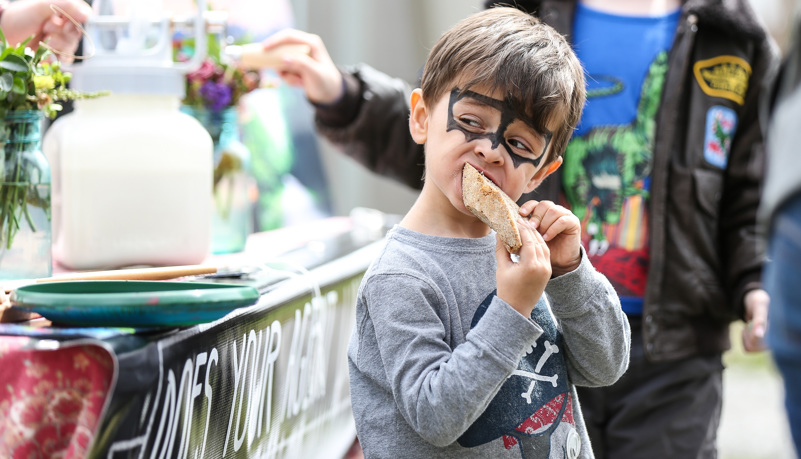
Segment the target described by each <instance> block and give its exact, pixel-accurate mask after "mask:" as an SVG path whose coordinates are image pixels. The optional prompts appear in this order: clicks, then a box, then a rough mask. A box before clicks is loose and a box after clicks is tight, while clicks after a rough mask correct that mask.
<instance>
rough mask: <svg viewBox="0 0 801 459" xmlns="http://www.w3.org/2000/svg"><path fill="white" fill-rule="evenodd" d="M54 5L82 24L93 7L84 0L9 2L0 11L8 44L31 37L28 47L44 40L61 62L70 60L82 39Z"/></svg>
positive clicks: (78, 32)
mask: <svg viewBox="0 0 801 459" xmlns="http://www.w3.org/2000/svg"><path fill="white" fill-rule="evenodd" d="M51 4H52V5H55V6H56V7H58V8H60V9H61V10H63V11H64V13H66V14H67V15H69V17H71V18H72V19H74V20H75V21H76V22H78V23H84V22H86V20H87V19H88V18H89V16H90V15H91V14H92V8H91V7H90V6H89V5H88V4H87V3H86V2H84V1H83V0H19V1H16V2H11V3H10V4H8V6H6V8H5V10H4V11H3V16H2V19H0V28H2V29H3V33H4V34H5V36H6V41H8V43H9V44H10V45H11V46H16V45H17V44H18V43H21V42H23V41H25V39H27V38H28V37H31V36H33V39H32V40H31V41H30V43H29V45H28V46H30V47H31V49H36V48H38V47H39V42H45V43H47V44H48V46H49V47H50V48H52V49H54V50H56V52H58V53H63V54H59V56H58V58H59V60H61V61H62V62H71V61H72V57H71V55H72V54H73V53H74V52H75V49H76V48H77V47H78V43H80V41H81V31H80V30H79V29H78V28H77V27H76V26H75V24H73V23H72V21H70V20H69V18H67V17H66V16H64V15H63V14H62V13H61V11H60V10H58V9H55V10H54V9H51V8H50V5H51Z"/></svg>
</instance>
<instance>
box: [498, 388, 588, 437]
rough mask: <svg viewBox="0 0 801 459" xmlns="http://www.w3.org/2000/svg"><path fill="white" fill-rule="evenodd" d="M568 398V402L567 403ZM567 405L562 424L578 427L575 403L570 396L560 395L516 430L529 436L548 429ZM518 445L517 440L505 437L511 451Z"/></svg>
mask: <svg viewBox="0 0 801 459" xmlns="http://www.w3.org/2000/svg"><path fill="white" fill-rule="evenodd" d="M565 397H567V401H565ZM563 403H567V406H565V412H564V413H563V414H562V418H561V422H566V423H568V424H570V425H572V426H575V425H576V422H575V420H574V419H573V402H572V400H571V398H570V395H568V394H559V395H558V396H556V397H554V398H553V399H552V400H551V401H550V402H548V403H546V404H545V405H543V406H542V408H540V409H538V410H537V411H536V412H534V414H532V415H531V416H529V417H528V418H526V420H525V421H523V423H522V424H520V425H519V426H517V428H516V429H515V430H517V431H518V432H522V433H524V434H527V435H533V434H535V433H537V432H541V431H544V430H546V429H548V428H549V427H550V426H551V425H552V424H553V423H554V422H556V420H557V419H556V418H557V416H559V411H560V410H561V409H562V404H563ZM516 444H517V438H515V437H512V436H510V435H504V436H503V446H504V447H505V448H506V449H511V448H512V447H513V446H515V445H516Z"/></svg>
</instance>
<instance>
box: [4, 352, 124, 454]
mask: <svg viewBox="0 0 801 459" xmlns="http://www.w3.org/2000/svg"><path fill="white" fill-rule="evenodd" d="M115 375H116V361H115V358H114V357H113V355H112V353H111V352H110V351H109V350H108V349H106V348H105V347H104V346H102V345H101V344H99V343H97V342H91V341H88V340H86V341H84V340H81V341H77V342H69V343H65V342H59V341H55V340H39V339H35V338H30V337H26V336H0V457H3V458H26V459H27V458H83V457H86V456H87V453H88V451H89V448H90V447H91V444H92V441H93V439H94V436H95V433H96V432H97V429H98V427H99V423H100V420H101V419H102V414H103V409H104V407H105V405H106V403H107V402H108V399H109V397H110V396H111V388H112V387H113V382H114V378H115Z"/></svg>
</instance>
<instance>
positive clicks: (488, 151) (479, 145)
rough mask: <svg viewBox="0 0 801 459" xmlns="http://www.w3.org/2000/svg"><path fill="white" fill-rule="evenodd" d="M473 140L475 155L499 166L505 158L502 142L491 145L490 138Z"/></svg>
mask: <svg viewBox="0 0 801 459" xmlns="http://www.w3.org/2000/svg"><path fill="white" fill-rule="evenodd" d="M473 142H475V146H474V151H475V153H476V155H477V156H480V157H481V158H483V159H484V161H486V162H488V163H491V164H495V165H498V166H500V165H502V164H503V162H504V161H505V160H506V157H505V156H504V147H503V145H502V144H498V145H496V146H494V147H493V144H492V140H490V139H476V140H474V141H473Z"/></svg>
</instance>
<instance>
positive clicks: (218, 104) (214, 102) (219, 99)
mask: <svg viewBox="0 0 801 459" xmlns="http://www.w3.org/2000/svg"><path fill="white" fill-rule="evenodd" d="M200 95H201V96H203V99H204V100H205V101H206V103H207V105H208V106H209V108H211V109H212V110H214V111H220V110H222V109H223V108H225V107H226V106H228V105H229V104H230V103H231V88H230V87H228V85H226V84H223V83H215V82H214V81H207V82H205V83H203V86H201V87H200Z"/></svg>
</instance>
